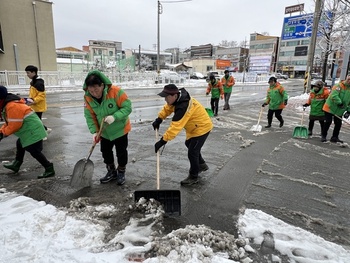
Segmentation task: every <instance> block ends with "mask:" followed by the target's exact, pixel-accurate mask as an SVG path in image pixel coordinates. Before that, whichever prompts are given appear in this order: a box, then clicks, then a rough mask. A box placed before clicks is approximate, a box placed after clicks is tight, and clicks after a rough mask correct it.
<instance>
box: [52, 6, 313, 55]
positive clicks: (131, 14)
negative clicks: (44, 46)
mask: <svg viewBox="0 0 350 263" xmlns="http://www.w3.org/2000/svg"><path fill="white" fill-rule="evenodd" d="M167 1H171V0H164V1H161V2H162V6H163V14H161V15H160V48H161V50H164V49H166V48H171V47H179V48H182V49H183V48H187V47H190V46H191V45H194V46H195V45H202V44H209V43H210V44H219V43H220V42H221V41H222V40H228V41H233V40H234V41H237V42H238V43H240V42H241V41H244V40H247V41H249V35H250V33H254V32H257V33H261V32H269V34H270V35H271V36H280V35H281V30H282V22H283V18H284V17H285V16H287V15H285V14H284V9H285V7H286V6H291V5H296V4H300V3H304V4H305V5H304V10H305V13H313V11H314V8H315V5H314V0H305V1H302V0H192V1H191V2H179V3H167ZM172 1H176V0H172ZM293 15H297V13H295V14H293ZM53 17H54V27H55V38H56V48H60V47H66V46H73V47H76V48H79V49H81V48H82V46H83V45H88V41H89V40H92V39H93V40H113V41H120V42H122V44H123V48H138V46H139V45H141V47H142V48H143V49H151V50H153V49H154V45H155V44H156V43H157V0H98V1H86V0H73V1H72V0H57V1H54V4H53Z"/></svg>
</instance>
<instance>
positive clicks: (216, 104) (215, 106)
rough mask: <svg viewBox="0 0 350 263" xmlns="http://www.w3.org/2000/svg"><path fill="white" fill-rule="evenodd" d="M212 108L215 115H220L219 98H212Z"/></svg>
mask: <svg viewBox="0 0 350 263" xmlns="http://www.w3.org/2000/svg"><path fill="white" fill-rule="evenodd" d="M210 106H211V110H212V111H213V113H214V114H216V115H217V114H218V109H219V98H217V99H216V98H211V99H210Z"/></svg>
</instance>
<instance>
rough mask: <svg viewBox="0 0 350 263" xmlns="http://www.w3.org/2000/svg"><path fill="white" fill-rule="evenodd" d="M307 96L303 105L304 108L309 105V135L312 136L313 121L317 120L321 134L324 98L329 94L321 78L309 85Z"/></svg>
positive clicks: (323, 121) (323, 119)
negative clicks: (309, 89)
mask: <svg viewBox="0 0 350 263" xmlns="http://www.w3.org/2000/svg"><path fill="white" fill-rule="evenodd" d="M311 87H312V89H311V91H310V95H309V98H308V100H307V102H306V103H305V104H304V105H303V107H304V109H305V108H306V107H308V106H310V115H309V134H308V135H309V136H312V130H313V128H314V124H315V121H316V120H318V121H319V123H320V126H321V134H322V131H323V129H324V123H325V117H324V111H323V110H322V108H323V105H324V103H325V102H326V99H327V98H328V96H329V90H328V89H327V88H326V87H324V84H323V82H322V81H321V80H318V81H316V83H315V85H312V86H311Z"/></svg>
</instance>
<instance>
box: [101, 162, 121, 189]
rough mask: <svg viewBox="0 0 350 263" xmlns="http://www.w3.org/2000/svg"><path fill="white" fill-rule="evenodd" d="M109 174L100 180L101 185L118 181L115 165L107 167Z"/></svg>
mask: <svg viewBox="0 0 350 263" xmlns="http://www.w3.org/2000/svg"><path fill="white" fill-rule="evenodd" d="M106 167H107V174H106V175H105V176H104V177H102V178H101V179H100V183H101V184H105V183H108V182H110V181H113V180H116V179H117V175H118V173H117V171H116V170H115V165H114V164H108V165H107V166H106Z"/></svg>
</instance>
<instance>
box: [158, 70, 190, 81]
mask: <svg viewBox="0 0 350 263" xmlns="http://www.w3.org/2000/svg"><path fill="white" fill-rule="evenodd" d="M184 81H185V78H184V77H182V76H180V75H179V74H178V73H176V72H175V71H171V70H161V71H160V73H159V80H158V83H184Z"/></svg>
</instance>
